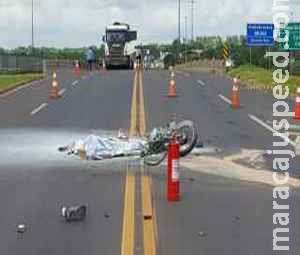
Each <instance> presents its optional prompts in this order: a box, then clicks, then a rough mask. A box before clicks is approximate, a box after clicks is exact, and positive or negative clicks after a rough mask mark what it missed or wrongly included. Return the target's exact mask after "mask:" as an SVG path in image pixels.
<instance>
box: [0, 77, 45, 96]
mask: <svg viewBox="0 0 300 255" xmlns="http://www.w3.org/2000/svg"><path fill="white" fill-rule="evenodd" d="M47 79H48V78H47V77H46V78H44V79H41V80H36V81H32V82H30V83H27V84H24V85H21V86H18V87H16V88H15V89H12V90H10V91H8V92H6V93H3V94H0V98H4V97H7V96H10V95H12V94H14V93H16V92H18V91H19V90H22V89H26V88H28V87H30V86H33V85H35V84H37V83H39V82H42V81H44V80H47Z"/></svg>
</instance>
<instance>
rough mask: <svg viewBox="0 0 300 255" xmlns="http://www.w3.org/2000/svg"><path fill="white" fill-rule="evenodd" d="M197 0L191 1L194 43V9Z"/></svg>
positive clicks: (192, 38)
mask: <svg viewBox="0 0 300 255" xmlns="http://www.w3.org/2000/svg"><path fill="white" fill-rule="evenodd" d="M194 5H195V0H191V41H192V42H193V41H194V10H195V9H194V8H195V6H194Z"/></svg>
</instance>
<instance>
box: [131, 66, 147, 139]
mask: <svg viewBox="0 0 300 255" xmlns="http://www.w3.org/2000/svg"><path fill="white" fill-rule="evenodd" d="M145 133H146V114H145V102H144V88H143V71H142V69H138V70H137V71H136V72H135V73H134V82H133V93H132V103H131V116H130V136H144V135H145Z"/></svg>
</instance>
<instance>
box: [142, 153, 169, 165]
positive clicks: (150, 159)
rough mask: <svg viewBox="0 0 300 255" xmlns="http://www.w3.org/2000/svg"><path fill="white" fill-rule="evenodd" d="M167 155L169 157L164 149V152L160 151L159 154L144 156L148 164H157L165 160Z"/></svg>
mask: <svg viewBox="0 0 300 255" xmlns="http://www.w3.org/2000/svg"><path fill="white" fill-rule="evenodd" d="M166 157H167V152H166V151H164V152H162V153H158V154H151V155H146V156H145V157H144V162H145V164H146V165H148V166H157V165H159V164H160V163H161V162H163V161H164V159H165V158H166Z"/></svg>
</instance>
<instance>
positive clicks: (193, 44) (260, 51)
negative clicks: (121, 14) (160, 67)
mask: <svg viewBox="0 0 300 255" xmlns="http://www.w3.org/2000/svg"><path fill="white" fill-rule="evenodd" d="M226 41H227V43H228V45H229V49H230V58H231V59H232V60H233V61H234V63H235V65H236V66H239V65H245V64H249V63H250V48H249V47H248V45H247V39H246V36H229V37H227V38H226ZM89 47H92V48H93V49H94V51H95V53H96V56H97V58H102V57H103V56H104V45H100V46H89ZM223 47H224V39H223V38H221V37H220V36H202V37H197V38H196V39H195V40H193V41H183V42H182V41H181V42H179V40H178V39H177V40H174V41H173V42H172V43H169V44H159V43H157V44H146V45H143V48H145V49H147V50H148V51H149V52H150V54H151V55H152V56H153V58H160V57H161V56H162V53H164V54H166V53H169V54H173V55H174V56H176V60H177V62H178V63H182V62H185V61H188V62H189V61H193V60H201V59H220V60H221V59H223ZM87 48H88V47H82V48H62V49H58V48H48V47H37V48H32V47H18V48H15V49H10V50H7V49H4V48H0V54H8V55H17V56H34V57H40V58H46V59H70V60H74V59H79V60H83V59H84V54H85V52H86V50H87ZM269 50H271V51H277V50H279V46H278V45H275V47H272V48H268V47H252V48H251V64H253V65H257V66H261V67H264V68H267V67H268V66H269V65H270V61H269V59H268V58H266V57H265V55H266V52H267V51H269Z"/></svg>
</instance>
